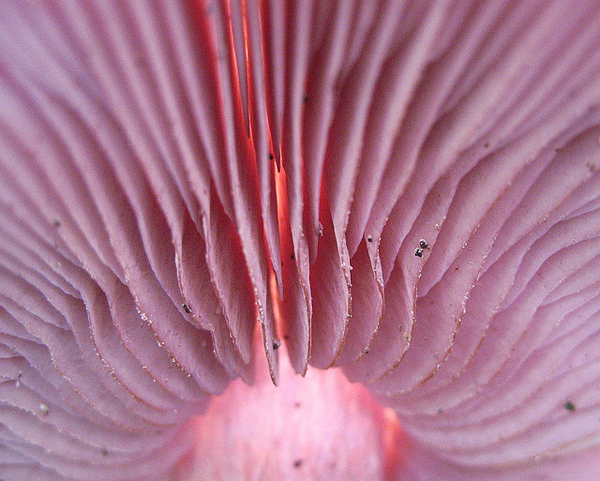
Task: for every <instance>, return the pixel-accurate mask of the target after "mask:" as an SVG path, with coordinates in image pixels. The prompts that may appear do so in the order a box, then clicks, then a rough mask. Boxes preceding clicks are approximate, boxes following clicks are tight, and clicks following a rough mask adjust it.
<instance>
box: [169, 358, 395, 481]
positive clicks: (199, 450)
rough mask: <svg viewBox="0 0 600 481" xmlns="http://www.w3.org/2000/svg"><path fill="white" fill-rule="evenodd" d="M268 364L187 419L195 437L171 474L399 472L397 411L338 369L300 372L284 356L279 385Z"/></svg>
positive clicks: (192, 480) (186, 479)
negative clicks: (252, 382) (250, 382)
mask: <svg viewBox="0 0 600 481" xmlns="http://www.w3.org/2000/svg"><path fill="white" fill-rule="evenodd" d="M282 349H283V348H282ZM261 364H264V362H263V363H261ZM265 367H266V366H262V370H261V372H263V374H262V375H260V377H259V378H258V379H257V381H256V384H255V385H253V386H248V385H246V384H244V383H243V382H241V381H235V382H233V383H232V384H231V385H230V386H229V388H228V389H227V391H226V392H225V393H224V394H223V395H222V396H219V397H218V398H216V399H214V400H213V401H212V402H211V405H210V409H209V411H208V413H207V414H206V415H205V416H202V417H199V418H196V419H194V420H193V421H192V422H190V423H189V424H188V425H187V426H186V430H188V431H189V433H190V434H191V435H192V436H195V437H196V439H197V441H196V444H195V445H194V449H193V450H192V454H190V455H189V456H188V458H186V459H185V460H184V461H183V462H182V463H181V465H180V467H179V469H178V472H177V473H176V474H175V475H174V477H173V480H177V481H199V480H209V479H223V480H225V479H232V480H233V479H247V480H256V481H259V480H275V479H282V480H289V481H293V480H305V479H314V480H331V481H335V480H340V481H341V480H348V479H364V480H373V481H376V480H382V481H383V480H391V479H395V476H394V475H395V471H396V470H397V468H398V466H399V464H400V463H401V457H402V451H401V450H400V449H398V447H400V446H402V445H403V444H404V442H403V435H402V433H401V431H400V427H399V424H398V421H397V418H396V415H395V414H394V412H393V411H392V410H390V409H384V408H382V407H381V406H380V405H379V404H378V403H377V402H375V400H374V399H373V397H372V395H371V394H370V393H369V392H368V390H367V389H366V388H364V387H363V386H361V385H360V384H350V383H349V382H348V381H347V380H346V378H345V376H344V375H343V373H342V372H341V371H340V370H339V369H335V370H329V371H319V370H315V369H312V368H310V369H309V370H308V372H307V374H306V377H301V376H299V375H297V374H296V373H294V371H293V370H292V368H291V366H290V363H289V361H288V360H287V359H286V358H285V357H283V358H282V362H281V364H280V375H281V384H280V385H279V386H278V387H275V386H273V383H272V382H271V380H270V379H269V377H268V376H267V370H266V369H265ZM207 433H210V436H207Z"/></svg>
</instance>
